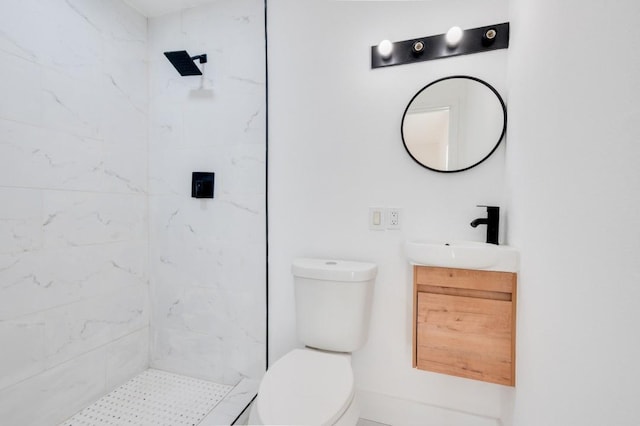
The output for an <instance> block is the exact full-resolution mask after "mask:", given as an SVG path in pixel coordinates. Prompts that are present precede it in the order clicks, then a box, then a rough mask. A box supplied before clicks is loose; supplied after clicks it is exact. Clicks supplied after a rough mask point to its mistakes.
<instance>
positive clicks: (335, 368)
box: [256, 349, 354, 425]
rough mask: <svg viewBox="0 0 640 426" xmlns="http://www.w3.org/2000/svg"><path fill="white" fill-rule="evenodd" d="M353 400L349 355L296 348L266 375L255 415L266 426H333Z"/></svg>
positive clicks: (261, 386) (259, 393)
mask: <svg viewBox="0 0 640 426" xmlns="http://www.w3.org/2000/svg"><path fill="white" fill-rule="evenodd" d="M353 397H354V384H353V371H352V370H351V357H350V355H348V354H337V353H328V352H322V351H318V350H313V349H294V350H293V351H291V352H289V353H288V354H286V355H285V356H283V357H282V358H280V359H279V360H278V361H277V362H276V363H275V364H273V366H271V368H269V370H268V371H267V372H266V373H265V376H264V378H263V379H262V382H261V383H260V389H259V390H258V397H257V398H256V411H257V413H256V414H257V415H258V417H259V418H260V421H261V422H262V423H263V424H289V425H295V424H297V425H302V424H306V425H332V424H334V423H336V421H337V420H338V419H339V418H340V416H342V415H343V413H344V412H345V411H346V410H347V408H349V405H350V404H351V402H352V400H353Z"/></svg>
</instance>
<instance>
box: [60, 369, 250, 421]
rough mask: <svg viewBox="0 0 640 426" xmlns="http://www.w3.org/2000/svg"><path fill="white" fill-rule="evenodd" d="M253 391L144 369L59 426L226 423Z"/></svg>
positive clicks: (246, 384) (244, 384)
mask: <svg viewBox="0 0 640 426" xmlns="http://www.w3.org/2000/svg"><path fill="white" fill-rule="evenodd" d="M256 390H257V384H255V383H253V382H251V381H246V380H245V381H242V382H240V383H239V384H238V385H237V386H235V387H233V386H226V385H220V384H217V383H212V382H208V381H205V380H199V379H194V378H191V377H186V376H181V375H178V374H172V373H167V372H164V371H160V370H154V369H149V370H146V371H144V372H142V373H141V374H139V375H137V376H136V377H134V378H133V379H131V380H129V381H128V382H127V383H125V384H124V385H122V386H120V387H119V388H117V389H115V390H113V391H112V392H110V393H108V394H107V395H105V396H103V397H102V398H100V399H99V400H98V401H96V402H95V403H93V404H91V405H90V406H88V407H86V408H85V409H83V410H82V411H80V412H79V413H77V414H76V415H75V416H73V417H72V418H70V419H68V420H67V421H65V422H63V423H62V424H61V426H103V425H112V426H115V425H132V426H133V425H135V426H194V425H198V424H201V422H202V424H203V425H205V424H224V423H226V424H230V423H231V422H232V421H233V420H234V419H235V417H236V416H237V415H238V414H239V413H240V411H241V410H242V409H243V408H244V406H246V404H247V403H248V402H249V401H250V400H251V398H252V397H253V395H255V391H256ZM203 420H204V422H203ZM212 422H215V423H212ZM218 422H222V423H218Z"/></svg>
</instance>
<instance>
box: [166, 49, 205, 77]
mask: <svg viewBox="0 0 640 426" xmlns="http://www.w3.org/2000/svg"><path fill="white" fill-rule="evenodd" d="M164 56H166V57H167V59H168V60H169V62H171V64H172V65H173V66H174V67H175V68H176V70H178V72H179V73H180V75H182V76H185V75H202V71H200V69H199V68H198V67H197V66H196V64H195V62H194V60H196V59H199V60H200V63H201V64H204V63H206V62H207V55H206V54H204V55H198V56H194V57H191V56H189V54H188V53H187V51H186V50H179V51H177V52H164Z"/></svg>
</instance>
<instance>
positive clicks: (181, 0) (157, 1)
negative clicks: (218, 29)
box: [124, 0, 216, 17]
mask: <svg viewBox="0 0 640 426" xmlns="http://www.w3.org/2000/svg"><path fill="white" fill-rule="evenodd" d="M124 1H125V3H128V4H129V5H131V7H133V8H134V9H136V10H137V11H138V12H140V13H142V14H143V15H144V16H147V17H153V16H160V15H166V14H167V13H173V12H178V11H180V10H183V9H189V8H191V7H195V6H199V5H201V4H205V3H212V2H214V1H216V0H124Z"/></svg>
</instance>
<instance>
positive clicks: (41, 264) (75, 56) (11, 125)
mask: <svg viewBox="0 0 640 426" xmlns="http://www.w3.org/2000/svg"><path fill="white" fill-rule="evenodd" d="M146 56H147V21H146V19H145V18H144V17H142V16H140V15H139V14H138V13H136V12H135V11H133V10H132V9H130V8H129V7H127V6H125V5H124V4H123V3H122V2H121V1H120V0H21V1H12V2H9V1H5V2H0V94H1V95H0V96H1V97H0V348H1V349H0V419H2V420H1V421H0V423H3V424H16V425H17V424H29V425H40V424H42V425H51V424H56V423H57V422H58V421H62V420H64V419H65V418H66V417H68V416H69V415H71V414H73V412H75V411H76V410H78V409H80V408H82V406H83V405H85V404H86V403H88V402H90V401H91V400H93V399H95V398H96V397H98V396H100V395H101V394H103V393H104V392H105V391H107V390H110V389H112V388H113V387H115V386H117V385H119V384H121V383H122V382H123V381H125V380H127V379H128V378H130V377H131V376H132V375H134V374H136V373H138V372H139V371H141V370H142V369H144V368H146V367H147V366H148V364H149V361H148V353H149V349H148V348H149V344H148V341H149V340H148V339H149V317H150V314H149V311H150V309H149V300H148V299H149V291H148V224H149V220H148V207H147V201H148V200H147V195H148V185H147V180H148V179H147V170H148V156H147V149H148V110H149V106H148V86H147V82H148V80H147V62H146Z"/></svg>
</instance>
